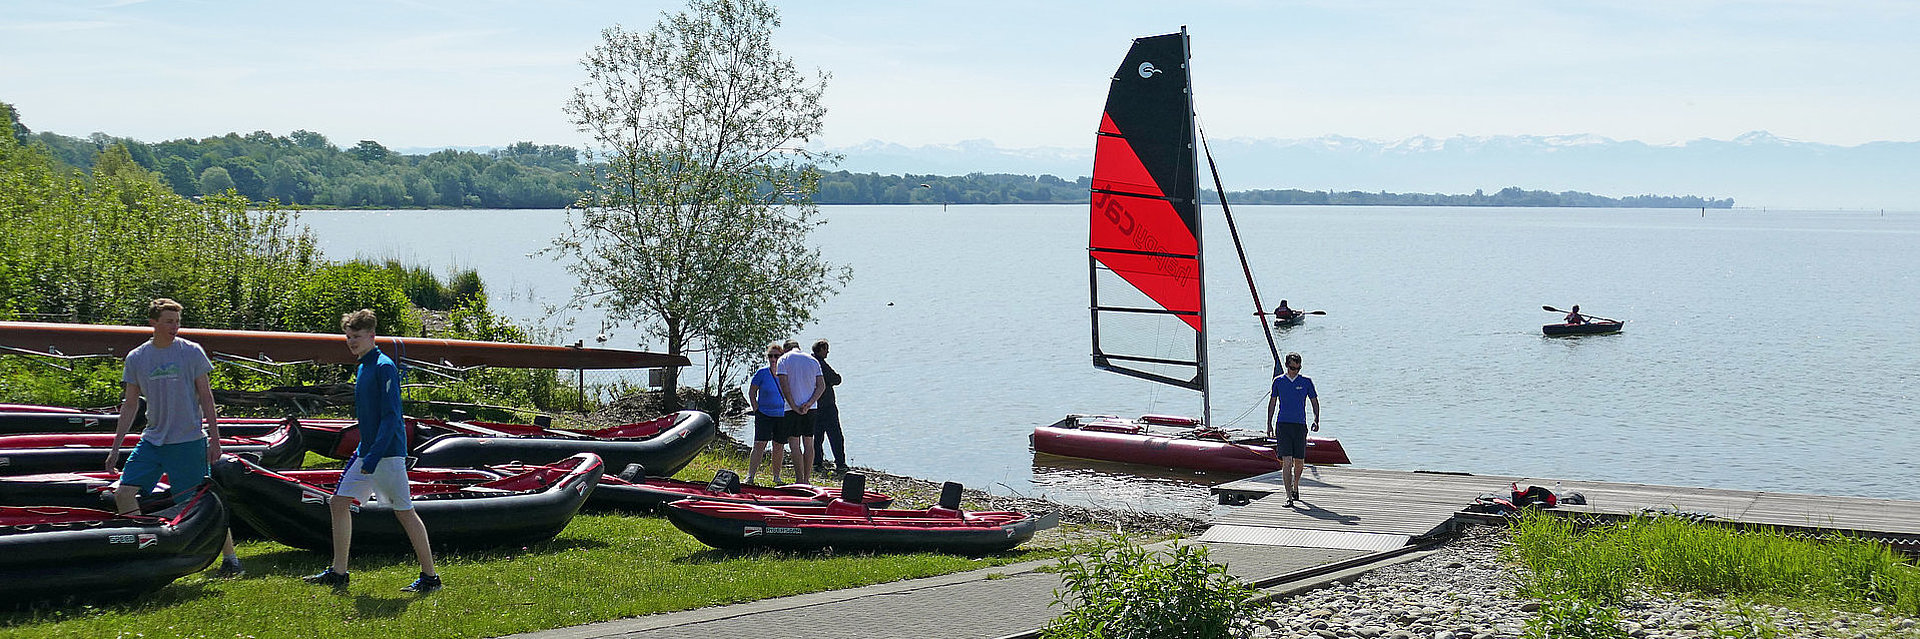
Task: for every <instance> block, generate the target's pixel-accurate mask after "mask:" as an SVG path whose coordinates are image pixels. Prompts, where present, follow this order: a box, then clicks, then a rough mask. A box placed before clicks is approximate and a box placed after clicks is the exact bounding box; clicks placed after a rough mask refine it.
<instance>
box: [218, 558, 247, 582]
mask: <svg viewBox="0 0 1920 639" xmlns="http://www.w3.org/2000/svg"><path fill="white" fill-rule="evenodd" d="M244 574H247V571H246V570H243V569H241V568H240V560H239V559H226V560H223V561H221V562H220V569H219V570H215V571H213V576H214V578H215V579H235V578H238V577H239V576H241V575H244Z"/></svg>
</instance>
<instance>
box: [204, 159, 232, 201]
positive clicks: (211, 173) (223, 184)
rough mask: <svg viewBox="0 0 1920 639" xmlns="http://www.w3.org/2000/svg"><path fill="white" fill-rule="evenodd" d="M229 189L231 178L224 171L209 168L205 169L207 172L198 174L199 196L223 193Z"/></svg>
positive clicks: (213, 167)
mask: <svg viewBox="0 0 1920 639" xmlns="http://www.w3.org/2000/svg"><path fill="white" fill-rule="evenodd" d="M231 188H233V176H232V175H229V174H227V170H226V169H223V168H220V167H217V166H210V167H207V170H205V171H201V172H200V193H201V194H203V195H213V194H215V193H225V192H227V189H231Z"/></svg>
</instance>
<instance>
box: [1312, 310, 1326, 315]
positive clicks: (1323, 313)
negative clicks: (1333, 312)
mask: <svg viewBox="0 0 1920 639" xmlns="http://www.w3.org/2000/svg"><path fill="white" fill-rule="evenodd" d="M1307 314H1308V315H1326V314H1327V312H1326V311H1307Z"/></svg>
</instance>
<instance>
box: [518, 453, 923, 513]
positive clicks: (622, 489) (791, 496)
mask: <svg viewBox="0 0 1920 639" xmlns="http://www.w3.org/2000/svg"><path fill="white" fill-rule="evenodd" d="M489 468H491V469H493V470H496V471H500V472H515V471H516V470H518V469H521V468H524V466H514V465H506V466H491V467H489ZM839 498H840V489H839V488H828V487H825V486H815V485H812V484H787V485H784V486H771V487H769V486H754V485H751V484H744V485H743V484H741V483H740V476H739V475H738V474H735V473H734V472H733V471H730V470H722V471H720V472H718V473H715V474H714V478H713V480H712V481H709V482H705V483H702V482H697V481H687V480H684V479H674V478H672V477H653V476H648V475H647V473H646V469H645V468H644V467H642V466H640V465H639V464H629V465H627V467H626V468H625V469H623V470H621V471H620V474H618V475H607V476H605V477H601V478H600V486H599V487H598V488H595V489H593V496H592V497H590V498H588V499H587V507H589V508H606V509H618V510H632V511H642V512H645V511H653V510H657V509H658V508H659V507H661V506H663V505H666V504H668V503H672V502H675V501H679V500H682V499H704V500H708V501H729V502H735V503H742V504H760V505H764V506H823V505H826V504H827V503H828V502H831V501H833V500H835V499H839ZM849 501H852V500H849ZM858 501H860V503H863V504H866V506H867V507H868V508H886V507H888V506H891V505H893V496H891V495H887V494H884V493H876V492H872V491H867V492H866V493H865V494H864V495H863V496H862V497H861V498H860V499H859V500H858Z"/></svg>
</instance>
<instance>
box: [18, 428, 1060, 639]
mask: <svg viewBox="0 0 1920 639" xmlns="http://www.w3.org/2000/svg"><path fill="white" fill-rule="evenodd" d="M729 458H730V456H729V455H724V454H707V455H703V456H702V458H701V459H700V460H699V461H698V462H696V463H695V464H694V465H692V466H689V468H688V469H687V470H686V471H683V472H682V473H681V474H680V476H682V477H683V478H702V477H701V475H705V476H706V477H711V476H712V472H713V471H712V469H713V468H716V467H734V468H741V467H744V464H740V465H738V466H733V465H730V460H729ZM1061 552H1062V550H1061V549H1060V548H1035V547H1032V546H1023V547H1022V548H1021V549H1018V550H1016V551H1015V552H1010V553H1004V554H1000V555H992V556H988V557H982V558H968V557H958V556H947V555H937V554H911V555H908V554H880V555H874V554H827V553H808V554H783V553H727V552H721V551H717V550H714V549H712V548H709V547H707V546H706V545H704V544H702V543H700V542H699V541H696V540H695V539H694V538H693V537H692V536H689V535H686V534H684V533H681V532H680V531H679V530H677V529H675V528H674V527H673V525H672V524H670V523H668V522H667V520H666V519H665V518H663V517H660V516H657V515H629V514H582V515H580V516H577V517H575V518H574V520H573V522H572V523H571V524H570V525H568V526H567V529H566V531H565V532H562V533H561V534H560V536H559V537H557V538H555V539H554V540H552V541H550V542H547V543H544V544H539V545H536V546H532V547H528V548H515V549H510V550H500V551H493V552H486V553H469V554H458V555H456V554H447V555H443V556H441V557H439V563H440V566H439V570H440V574H441V575H442V576H443V577H444V578H445V580H446V583H447V588H446V590H443V591H440V592H438V593H434V594H431V595H426V596H415V595H412V594H410V593H403V592H400V587H401V586H405V585H407V583H408V582H411V581H412V580H413V578H414V576H415V575H416V574H417V572H418V567H417V566H416V565H415V564H414V562H413V558H412V556H411V555H404V554H403V555H356V556H355V557H354V558H353V566H352V568H353V570H352V575H353V584H352V586H351V587H350V588H349V589H348V590H347V591H346V592H345V593H335V592H333V591H332V590H330V589H327V588H323V587H318V586H310V585H307V584H305V583H302V582H301V581H300V578H301V577H302V576H305V575H309V574H313V573H315V572H319V571H320V570H321V569H322V568H325V567H326V565H327V563H328V557H327V556H326V555H324V554H321V553H313V552H307V551H303V550H296V549H292V548H288V547H286V546H282V545H280V544H278V543H274V542H271V541H250V542H244V541H243V542H242V543H241V545H240V556H241V560H242V561H243V563H244V564H245V565H246V569H247V575H246V576H245V577H244V578H241V579H237V580H219V579H212V578H211V575H212V572H211V571H207V572H203V573H201V574H198V575H190V576H187V577H184V578H182V579H180V580H178V581H175V582H174V583H173V584H171V585H169V586H167V587H166V588H164V589H161V590H160V591H158V592H155V593H153V594H150V595H147V596H144V597H141V598H138V599H134V600H131V601H127V602H121V603H113V604H104V605H95V606H84V607H83V606H79V605H68V606H55V607H41V608H36V609H29V610H16V611H12V612H6V613H0V633H4V634H5V635H6V636H8V637H89V638H91V637H120V636H124V637H133V636H142V637H156V638H157V637H300V638H303V639H312V638H319V637H383V638H385V637H393V638H398V637H405V638H407V639H426V638H430V637H482V636H495V635H501V634H508V633H515V632H525V631H530V630H541V629H546V628H556V627H562V626H570V625H576V624H582V623H588V622H593V621H602V620H608V619H618V618H622V617H631V616H636V615H645V614H651V613H658V612H666V611H673V610H684V609H689V608H696V607H701V606H711V605H717V604H728V603H739V602H745V601H753V600H758V599H766V598H770V597H779V596H785V595H793V594H799V593H806V592H815V591H821V590H833V589H840V588H849V587H855V586H862V585H867V584H874V583H883V582H888V581H896V580H900V579H910V578H915V577H924V576H930V575H938V574H944V573H949V572H957V571H962V570H970V569H974V568H980V567H986V566H994V565H1003V564H1008V563H1015V562H1019V561H1026V560H1030V559H1038V558H1045V557H1052V556H1058V555H1059V554H1061Z"/></svg>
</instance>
